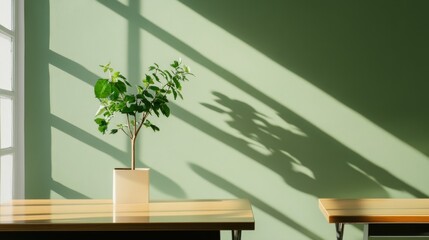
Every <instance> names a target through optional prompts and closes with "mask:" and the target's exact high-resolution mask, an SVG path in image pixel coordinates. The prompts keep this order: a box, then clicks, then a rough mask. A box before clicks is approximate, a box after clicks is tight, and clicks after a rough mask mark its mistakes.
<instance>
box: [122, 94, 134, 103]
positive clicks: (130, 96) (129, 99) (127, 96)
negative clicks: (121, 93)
mask: <svg viewBox="0 0 429 240" xmlns="http://www.w3.org/2000/svg"><path fill="white" fill-rule="evenodd" d="M124 101H125V102H129V103H133V102H135V101H136V97H135V96H134V95H125V97H124Z"/></svg>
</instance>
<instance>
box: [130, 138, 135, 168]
mask: <svg viewBox="0 0 429 240" xmlns="http://www.w3.org/2000/svg"><path fill="white" fill-rule="evenodd" d="M135 169H136V136H133V137H132V138H131V170H135Z"/></svg>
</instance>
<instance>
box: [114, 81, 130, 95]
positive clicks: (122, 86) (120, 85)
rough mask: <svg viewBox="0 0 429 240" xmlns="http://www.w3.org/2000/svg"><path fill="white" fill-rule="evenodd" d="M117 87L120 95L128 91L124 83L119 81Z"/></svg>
mask: <svg viewBox="0 0 429 240" xmlns="http://www.w3.org/2000/svg"><path fill="white" fill-rule="evenodd" d="M115 87H116V88H117V89H118V90H119V93H124V92H126V91H127V86H126V85H125V83H124V82H122V81H117V82H116V83H115Z"/></svg>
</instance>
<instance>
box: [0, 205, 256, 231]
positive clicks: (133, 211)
mask: <svg viewBox="0 0 429 240" xmlns="http://www.w3.org/2000/svg"><path fill="white" fill-rule="evenodd" d="M254 228H255V222H254V218H253V212H252V207H251V204H250V202H249V201H248V200H244V199H236V200H193V201H159V202H151V203H148V204H116V205H114V204H112V201H111V200H95V199H76V200H49V199H40V200H13V201H12V202H10V203H6V204H1V205H0V231H28V230H31V231H138V230H165V229H168V230H253V229H254Z"/></svg>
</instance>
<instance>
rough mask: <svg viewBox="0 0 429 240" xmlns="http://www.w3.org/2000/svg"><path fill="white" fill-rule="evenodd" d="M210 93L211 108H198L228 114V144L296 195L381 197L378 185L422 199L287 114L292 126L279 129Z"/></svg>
mask: <svg viewBox="0 0 429 240" xmlns="http://www.w3.org/2000/svg"><path fill="white" fill-rule="evenodd" d="M213 95H214V96H215V97H216V99H215V102H216V103H217V104H216V105H213V104H208V103H203V105H204V106H206V107H207V108H209V109H211V110H213V111H216V112H217V113H219V114H226V115H228V116H229V120H227V123H228V125H229V126H230V127H231V128H233V129H235V130H236V131H237V132H238V133H239V134H240V137H235V138H236V140H237V141H235V144H234V143H233V145H232V146H233V147H235V148H236V149H237V150H238V151H240V152H242V153H243V154H245V155H247V156H248V157H249V158H251V159H253V160H254V161H256V162H258V163H260V164H261V165H263V166H265V167H267V168H269V169H270V170H272V171H273V172H275V173H276V174H278V175H279V176H281V177H282V178H283V180H284V181H285V183H287V184H288V185H290V186H291V187H293V188H295V189H297V190H299V191H302V192H305V193H308V194H311V195H314V196H316V197H348V198H350V197H387V196H388V194H387V192H386V191H385V190H384V189H383V187H389V188H392V189H396V190H399V191H406V192H409V193H410V194H412V195H414V196H416V197H427V196H426V195H425V194H424V193H422V192H420V191H419V190H417V189H415V188H414V187H412V186H410V185H408V184H406V183H404V182H403V181H401V180H400V179H398V178H396V177H395V176H393V175H391V174H390V173H389V172H387V171H386V170H384V169H382V168H380V167H378V166H377V165H375V164H373V163H371V162H370V161H368V160H366V159H364V158H362V157H361V156H359V155H358V154H356V153H354V152H353V151H351V150H349V149H348V148H346V147H345V146H343V145H342V144H340V143H338V142H337V141H336V140H335V139H333V138H331V137H329V136H328V135H326V134H325V133H323V132H322V131H320V130H319V129H317V128H316V127H314V126H312V125H311V124H310V123H308V122H306V121H305V120H303V119H300V118H299V117H298V116H297V115H295V114H293V113H292V112H289V114H286V115H285V114H283V115H284V116H283V117H286V116H287V119H293V121H294V122H296V123H297V125H293V124H288V127H281V126H278V125H275V124H272V123H271V122H270V119H269V118H268V117H266V116H265V115H264V114H262V113H260V112H258V111H257V110H256V109H254V108H253V107H252V106H250V105H249V104H247V103H245V102H243V101H240V100H237V99H232V98H230V97H228V96H225V95H224V94H222V93H219V92H213ZM289 121H290V120H289ZM297 126H298V127H297ZM243 143H244V144H243Z"/></svg>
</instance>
